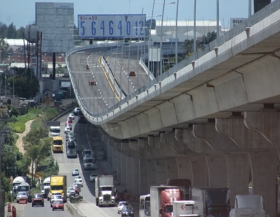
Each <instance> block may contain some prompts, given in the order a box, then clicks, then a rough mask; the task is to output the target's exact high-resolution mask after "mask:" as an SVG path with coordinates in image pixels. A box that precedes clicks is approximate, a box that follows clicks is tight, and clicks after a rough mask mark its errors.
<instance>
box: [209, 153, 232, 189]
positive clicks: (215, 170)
mask: <svg viewBox="0 0 280 217" xmlns="http://www.w3.org/2000/svg"><path fill="white" fill-rule="evenodd" d="M206 162H207V168H208V177H209V180H208V181H209V184H208V186H210V187H217V188H219V187H221V188H222V187H227V181H228V176H227V175H228V173H227V166H226V160H225V157H224V155H222V154H219V155H218V154H217V155H209V156H206Z"/></svg>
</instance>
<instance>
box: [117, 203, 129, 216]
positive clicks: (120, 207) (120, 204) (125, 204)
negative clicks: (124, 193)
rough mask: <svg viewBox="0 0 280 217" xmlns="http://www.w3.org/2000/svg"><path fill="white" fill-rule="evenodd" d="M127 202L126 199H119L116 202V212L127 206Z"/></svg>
mask: <svg viewBox="0 0 280 217" xmlns="http://www.w3.org/2000/svg"><path fill="white" fill-rule="evenodd" d="M128 205H129V203H128V202H127V201H120V202H119V203H118V214H120V212H121V211H122V209H123V207H125V206H128Z"/></svg>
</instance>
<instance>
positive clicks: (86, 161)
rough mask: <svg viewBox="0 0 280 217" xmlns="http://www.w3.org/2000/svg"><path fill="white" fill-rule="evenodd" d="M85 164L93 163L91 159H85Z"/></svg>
mask: <svg viewBox="0 0 280 217" xmlns="http://www.w3.org/2000/svg"><path fill="white" fill-rule="evenodd" d="M85 163H93V161H92V159H91V158H90V159H87V158H86V159H85Z"/></svg>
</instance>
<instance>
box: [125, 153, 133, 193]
mask: <svg viewBox="0 0 280 217" xmlns="http://www.w3.org/2000/svg"><path fill="white" fill-rule="evenodd" d="M132 174H133V158H132V157H126V181H125V183H126V190H127V191H128V192H129V193H131V192H132V189H133V185H134V184H133V182H132V177H131V175H132Z"/></svg>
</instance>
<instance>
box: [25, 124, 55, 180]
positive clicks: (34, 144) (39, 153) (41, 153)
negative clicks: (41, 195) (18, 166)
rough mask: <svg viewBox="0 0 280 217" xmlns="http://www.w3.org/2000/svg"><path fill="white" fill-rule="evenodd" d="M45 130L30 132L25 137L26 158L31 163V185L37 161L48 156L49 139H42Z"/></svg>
mask: <svg viewBox="0 0 280 217" xmlns="http://www.w3.org/2000/svg"><path fill="white" fill-rule="evenodd" d="M45 135H46V130H44V129H43V128H39V129H36V130H34V131H31V132H30V133H29V134H28V135H27V136H26V142H27V144H26V145H25V146H24V147H25V149H26V152H27V157H28V159H29V160H30V162H31V171H32V179H31V183H32V184H34V174H35V173H36V171H37V167H38V165H39V161H40V160H42V159H44V158H45V157H46V156H48V155H49V153H50V149H51V140H50V138H44V136H45Z"/></svg>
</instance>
